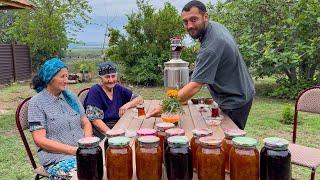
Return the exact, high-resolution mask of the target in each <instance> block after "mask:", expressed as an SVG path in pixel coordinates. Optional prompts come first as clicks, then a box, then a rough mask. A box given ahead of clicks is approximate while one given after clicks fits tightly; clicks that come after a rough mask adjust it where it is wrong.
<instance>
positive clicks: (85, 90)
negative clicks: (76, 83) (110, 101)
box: [78, 88, 90, 105]
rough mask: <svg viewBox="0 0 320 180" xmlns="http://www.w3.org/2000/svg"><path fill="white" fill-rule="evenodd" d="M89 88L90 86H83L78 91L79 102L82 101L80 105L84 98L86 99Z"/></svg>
mask: <svg viewBox="0 0 320 180" xmlns="http://www.w3.org/2000/svg"><path fill="white" fill-rule="evenodd" d="M89 90H90V88H84V89H82V90H81V91H80V92H79V93H78V98H79V100H80V102H81V103H82V105H84V100H85V99H86V97H87V94H88V92H89Z"/></svg>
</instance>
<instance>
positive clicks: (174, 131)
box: [163, 128, 185, 161]
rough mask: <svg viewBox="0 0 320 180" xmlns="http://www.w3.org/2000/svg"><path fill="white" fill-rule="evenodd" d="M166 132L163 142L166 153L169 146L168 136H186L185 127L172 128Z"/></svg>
mask: <svg viewBox="0 0 320 180" xmlns="http://www.w3.org/2000/svg"><path fill="white" fill-rule="evenodd" d="M165 133H166V138H165V139H164V143H163V148H164V153H166V150H167V147H168V138H169V137H171V136H184V135H185V132H184V130H183V129H181V128H171V129H168V130H166V131H165ZM164 161H166V159H165V158H164Z"/></svg>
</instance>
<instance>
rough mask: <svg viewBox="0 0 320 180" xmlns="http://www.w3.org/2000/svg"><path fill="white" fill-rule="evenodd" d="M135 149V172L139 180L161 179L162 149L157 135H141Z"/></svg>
mask: <svg viewBox="0 0 320 180" xmlns="http://www.w3.org/2000/svg"><path fill="white" fill-rule="evenodd" d="M138 141H139V145H138V148H137V149H136V172H137V177H138V179H139V180H161V177H162V150H161V149H160V146H159V141H160V139H159V138H158V137H157V136H142V137H140V138H139V139H138Z"/></svg>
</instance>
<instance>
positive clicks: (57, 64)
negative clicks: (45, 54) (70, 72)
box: [35, 58, 80, 113]
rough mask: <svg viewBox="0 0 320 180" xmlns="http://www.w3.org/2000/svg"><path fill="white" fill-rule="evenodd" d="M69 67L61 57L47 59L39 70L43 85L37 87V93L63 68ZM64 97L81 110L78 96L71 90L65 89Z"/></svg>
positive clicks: (77, 109) (74, 107) (76, 108)
mask: <svg viewBox="0 0 320 180" xmlns="http://www.w3.org/2000/svg"><path fill="white" fill-rule="evenodd" d="M62 68H67V66H66V65H65V64H64V62H62V61H61V60H60V59H59V58H52V59H50V60H48V61H46V62H45V63H44V64H43V65H42V66H41V68H40V70H39V72H38V77H39V79H40V80H41V82H42V83H41V85H38V86H37V87H36V89H35V90H36V91H37V93H39V92H41V91H42V90H43V89H44V88H46V87H47V85H48V84H49V83H50V81H51V79H52V78H53V77H54V76H55V75H56V74H57V73H58V72H59V71H60V70H61V69H62ZM62 94H63V96H64V98H65V99H66V101H67V103H68V104H69V105H70V106H71V107H72V109H74V110H75V111H77V112H78V113H79V112H80V108H79V105H78V103H77V101H76V97H74V95H73V94H72V93H71V92H70V91H69V90H64V91H62Z"/></svg>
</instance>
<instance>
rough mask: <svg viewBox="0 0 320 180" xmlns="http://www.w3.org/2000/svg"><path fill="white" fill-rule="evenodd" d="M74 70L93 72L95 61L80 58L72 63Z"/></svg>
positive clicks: (95, 66)
mask: <svg viewBox="0 0 320 180" xmlns="http://www.w3.org/2000/svg"><path fill="white" fill-rule="evenodd" d="M72 66H74V70H75V71H76V72H94V71H95V70H96V68H97V65H96V63H95V62H93V61H91V60H81V61H77V62H75V63H73V64H72Z"/></svg>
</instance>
